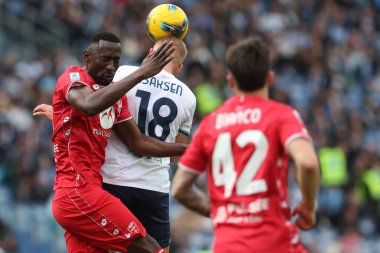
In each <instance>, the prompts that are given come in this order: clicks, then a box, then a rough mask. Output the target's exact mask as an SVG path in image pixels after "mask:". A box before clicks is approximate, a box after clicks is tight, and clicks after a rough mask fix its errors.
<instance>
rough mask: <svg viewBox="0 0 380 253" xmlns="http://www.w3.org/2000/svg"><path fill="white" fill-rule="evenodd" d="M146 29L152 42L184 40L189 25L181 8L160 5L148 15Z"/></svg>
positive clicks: (172, 5)
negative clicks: (172, 39)
mask: <svg viewBox="0 0 380 253" xmlns="http://www.w3.org/2000/svg"><path fill="white" fill-rule="evenodd" d="M146 28H147V31H148V36H149V38H150V39H151V40H153V41H157V40H159V39H163V38H167V37H176V38H179V39H184V38H185V36H186V34H187V30H188V28H189V24H188V21H187V16H186V13H185V12H184V11H183V10H182V9H181V8H179V7H178V6H176V5H174V4H161V5H158V6H156V7H155V8H153V9H152V10H151V11H150V13H149V14H148V17H147V19H146Z"/></svg>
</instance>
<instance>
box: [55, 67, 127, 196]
mask: <svg viewBox="0 0 380 253" xmlns="http://www.w3.org/2000/svg"><path fill="white" fill-rule="evenodd" d="M82 85H86V86H88V87H89V88H91V89H92V90H94V91H96V90H98V89H100V88H102V86H99V85H98V84H96V83H95V81H94V80H93V79H92V77H91V76H90V75H89V74H88V73H87V72H86V71H85V70H84V68H81V67H76V66H75V67H70V68H68V69H67V70H66V71H65V72H64V73H63V74H62V75H61V76H60V77H59V79H58V81H57V85H56V89H55V92H54V95H53V127H54V129H53V143H54V156H55V161H56V178H55V184H54V189H57V188H60V187H80V186H83V185H85V184H87V183H91V184H96V185H98V186H101V185H102V176H101V175H100V168H101V165H102V164H103V162H104V156H105V147H106V145H107V141H108V139H109V137H110V136H111V130H112V127H113V125H114V124H115V123H118V122H120V121H124V120H127V119H130V118H131V114H130V113H129V111H128V104H127V100H126V97H125V96H123V97H122V98H121V99H120V100H119V101H118V102H117V103H115V104H114V105H113V106H111V107H110V108H108V109H106V110H104V111H103V112H101V113H100V114H98V115H95V116H91V117H89V116H86V114H85V113H84V112H82V111H80V110H77V109H76V108H74V107H73V106H71V105H70V104H69V102H68V101H67V94H68V91H69V90H70V88H72V87H75V86H82Z"/></svg>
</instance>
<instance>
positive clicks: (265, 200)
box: [172, 37, 319, 253]
mask: <svg viewBox="0 0 380 253" xmlns="http://www.w3.org/2000/svg"><path fill="white" fill-rule="evenodd" d="M226 62H227V66H228V68H229V73H228V75H227V80H228V83H229V85H230V87H232V89H233V90H234V92H235V96H234V97H232V98H231V99H229V100H228V101H226V102H225V103H224V104H223V105H222V106H221V107H220V108H218V109H217V110H216V111H215V112H213V113H211V114H210V115H208V116H207V117H206V118H205V119H204V120H203V121H202V122H201V124H200V126H199V129H198V130H197V132H196V133H195V136H194V137H193V139H192V142H191V144H190V146H189V147H188V149H187V150H186V151H185V154H184V155H183V156H182V157H181V159H180V161H179V165H178V170H177V172H176V174H175V176H174V179H173V182H172V184H173V186H172V194H173V196H174V197H175V198H176V199H177V200H178V201H179V202H181V203H182V204H184V205H185V206H186V207H188V208H190V209H192V210H194V211H196V212H198V213H200V214H203V215H204V216H209V215H210V216H211V219H212V223H213V227H214V233H215V241H214V245H213V252H214V253H227V252H228V253H229V252H282V253H285V252H304V248H303V247H302V246H301V247H299V246H300V245H299V244H300V242H299V241H298V240H297V236H298V234H297V233H296V232H295V231H296V230H294V225H293V224H292V223H291V222H290V219H291V213H290V208H289V206H288V203H287V192H286V188H287V181H286V170H287V165H288V158H289V155H290V156H291V157H292V158H293V159H294V161H295V165H296V168H297V181H298V183H299V187H300V190H301V193H302V200H303V201H302V202H301V204H299V205H298V206H297V207H296V208H295V213H297V215H299V218H298V220H297V221H296V225H297V226H298V227H299V228H301V229H304V230H308V229H310V228H312V227H313V226H314V225H315V223H316V197H317V191H318V187H319V163H318V159H317V156H316V154H315V151H314V149H313V146H312V140H311V137H310V136H309V134H308V132H307V130H306V129H305V126H304V125H303V123H302V121H301V118H300V117H299V114H298V113H297V112H296V111H295V110H294V109H293V108H291V107H290V106H287V105H284V104H281V103H278V102H275V101H273V100H270V99H268V86H269V85H270V84H271V83H272V80H273V73H272V72H271V71H270V61H269V49H268V47H267V45H266V44H264V43H263V42H262V41H261V40H260V39H258V38H255V37H251V38H248V39H245V40H243V41H241V42H239V43H237V44H235V45H233V46H231V47H230V48H229V49H228V51H227V54H226ZM203 171H207V176H208V191H209V196H210V202H211V204H210V202H209V200H208V199H207V196H206V194H205V193H203V192H201V191H200V190H199V189H198V188H196V187H195V185H194V183H195V181H196V180H197V178H198V176H199V174H200V173H202V172H203ZM297 242H298V244H297Z"/></svg>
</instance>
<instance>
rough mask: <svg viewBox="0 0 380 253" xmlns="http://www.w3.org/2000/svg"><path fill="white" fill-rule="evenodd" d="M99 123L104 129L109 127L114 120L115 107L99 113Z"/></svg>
mask: <svg viewBox="0 0 380 253" xmlns="http://www.w3.org/2000/svg"><path fill="white" fill-rule="evenodd" d="M99 119H100V125H101V126H102V128H104V129H110V128H111V127H112V126H113V124H114V122H115V108H114V107H113V106H111V107H110V108H108V109H106V110H104V111H102V112H101V113H99Z"/></svg>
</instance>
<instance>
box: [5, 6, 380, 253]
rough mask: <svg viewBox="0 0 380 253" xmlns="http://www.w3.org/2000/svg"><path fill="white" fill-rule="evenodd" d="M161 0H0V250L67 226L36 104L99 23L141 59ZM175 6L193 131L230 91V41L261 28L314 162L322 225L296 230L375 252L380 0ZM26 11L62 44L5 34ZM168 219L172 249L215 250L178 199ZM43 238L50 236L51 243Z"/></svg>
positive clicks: (312, 241)
mask: <svg viewBox="0 0 380 253" xmlns="http://www.w3.org/2000/svg"><path fill="white" fill-rule="evenodd" d="M164 2H167V1H160V0H156V1H148V0H144V1H141V0H112V1H111V0H110V1H104V0H12V1H7V0H0V7H1V11H2V14H3V15H2V17H9V18H7V19H6V20H3V21H2V23H0V24H1V26H0V28H1V29H0V37H1V39H0V220H2V221H1V222H0V252H1V248H2V249H3V250H4V251H5V252H29V253H32V252H64V243H63V244H62V243H61V242H58V240H63V237H62V232H61V231H60V230H59V228H58V226H57V225H56V224H55V223H54V222H53V221H52V218H51V216H50V214H49V197H50V196H51V194H52V184H53V181H54V176H55V168H54V159H53V154H52V144H51V133H52V126H51V123H50V122H48V121H47V120H45V119H43V118H33V117H32V109H33V108H34V107H35V106H36V105H37V104H39V103H49V104H50V103H51V97H52V92H53V91H54V87H55V81H56V78H57V76H58V75H59V74H60V73H61V72H62V71H63V70H64V69H65V68H66V67H68V66H70V65H77V64H83V61H82V52H83V51H84V49H85V46H86V45H87V42H88V39H89V37H90V36H91V34H92V33H94V32H97V31H99V30H105V31H111V32H114V33H115V34H117V35H119V36H120V38H121V39H122V48H123V58H122V61H121V64H132V65H138V64H139V63H140V62H141V60H142V59H143V57H144V56H145V55H146V53H147V52H148V50H149V48H150V47H151V46H152V42H151V41H150V40H149V38H148V36H147V34H146V28H145V18H146V16H147V14H148V12H149V10H150V9H152V8H153V7H154V6H156V5H157V4H160V3H164ZM172 3H175V4H177V5H179V6H180V7H182V8H183V9H184V10H185V12H186V13H187V15H188V18H189V25H190V29H189V33H188V35H187V37H186V39H185V41H186V44H187V46H188V49H189V50H188V52H189V54H188V57H187V59H186V61H185V68H184V71H183V73H182V74H181V75H180V79H182V80H183V81H184V82H185V83H187V84H188V86H189V87H190V88H191V89H192V90H193V91H194V93H195V94H196V97H197V115H196V118H195V124H194V130H195V129H196V127H197V123H198V122H199V120H200V119H201V118H202V117H203V116H204V115H206V114H207V113H209V112H211V111H212V110H214V109H215V108H216V107H217V106H219V105H220V104H221V103H222V102H223V101H224V100H225V99H226V98H228V97H230V96H231V95H232V94H231V91H230V90H229V88H228V87H227V86H226V81H225V75H226V68H225V65H224V59H223V58H224V53H225V50H226V48H227V47H228V46H229V45H230V44H231V43H233V42H235V41H237V40H239V39H240V38H243V37H246V36H247V35H252V34H256V35H260V36H263V38H264V39H265V40H266V41H267V42H268V43H269V44H270V45H271V54H272V55H271V56H272V63H273V69H274V71H275V73H276V80H275V84H274V86H273V87H272V89H271V97H272V98H274V99H276V100H279V101H282V102H285V103H288V104H291V105H293V106H294V107H296V108H297V109H298V110H299V112H300V113H301V115H302V117H303V119H304V121H305V123H306V125H307V126H308V129H309V130H310V132H311V135H312V136H313V137H314V141H315V146H316V148H317V150H318V154H319V158H320V161H321V170H322V180H321V191H320V194H319V203H318V210H319V211H318V225H317V227H316V228H315V229H313V230H312V231H310V232H307V233H302V239H303V241H304V243H305V244H306V245H307V246H308V248H309V250H310V252H312V253H317V252H318V253H319V252H323V253H356V252H361V253H366V252H369V253H376V252H380V159H379V157H380V13H379V11H380V1H379V0H245V1H234V0H203V1H200V0H186V1H172ZM31 10H35V11H37V14H38V15H34V17H33V19H32V20H29V19H28V21H27V22H29V23H32V25H33V24H34V26H33V29H34V30H33V31H36V32H38V31H40V30H41V31H42V30H43V29H44V27H45V26H44V24H45V25H46V24H49V23H53V22H54V24H56V23H59V24H61V26H62V27H63V28H65V40H62V43H61V44H59V47H49V45H46V47H36V50H35V51H33V52H31V53H30V54H25V53H20V52H24V51H22V50H21V49H22V48H27V47H32V46H33V45H32V43H30V44H29V43H28V38H24V40H17V41H16V40H14V41H11V40H12V37H11V36H13V35H14V34H15V33H16V34H17V28H16V29H14V28H13V30H9V29H8V31H7V29H6V28H7V27H9V24H7V21H8V20H12V19H13V20H17V19H27V17H30V16H27V15H26V13H29V12H30V11H31ZM5 15H7V16H5ZM0 18H1V17H0ZM25 22H26V21H25ZM7 25H8V26H7ZM20 29H21V28H20ZM32 36H33V34H32ZM38 39H39V38H38V37H37V38H34V39H33V41H36V40H37V41H38ZM31 41H32V39H31ZM289 173H290V182H289V195H290V202H291V204H292V206H294V205H295V204H296V203H297V201H299V199H300V196H299V192H298V191H297V186H296V182H295V180H294V168H293V166H292V165H291V166H290V172H289ZM44 213H46V214H45V215H43V214H44ZM41 214H42V216H43V217H42V218H39V216H40V215H41ZM171 217H172V248H171V252H172V253H187V252H190V253H192V252H203V251H201V250H207V249H208V248H210V243H211V241H212V234H211V228H210V226H211V225H210V221H209V220H207V219H204V218H201V217H199V216H197V215H195V214H193V213H191V212H190V211H188V210H185V209H184V208H182V207H181V206H179V205H178V204H177V203H175V202H174V201H172V205H171ZM39 226H44V228H39ZM54 236H55V237H54ZM46 238H50V240H51V238H54V240H52V241H53V244H54V245H52V241H48V242H47V239H46ZM33 245H34V246H33ZM36 245H37V246H36ZM47 248H48V250H46V249H47ZM31 249H33V250H34V251H33V250H31Z"/></svg>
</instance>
